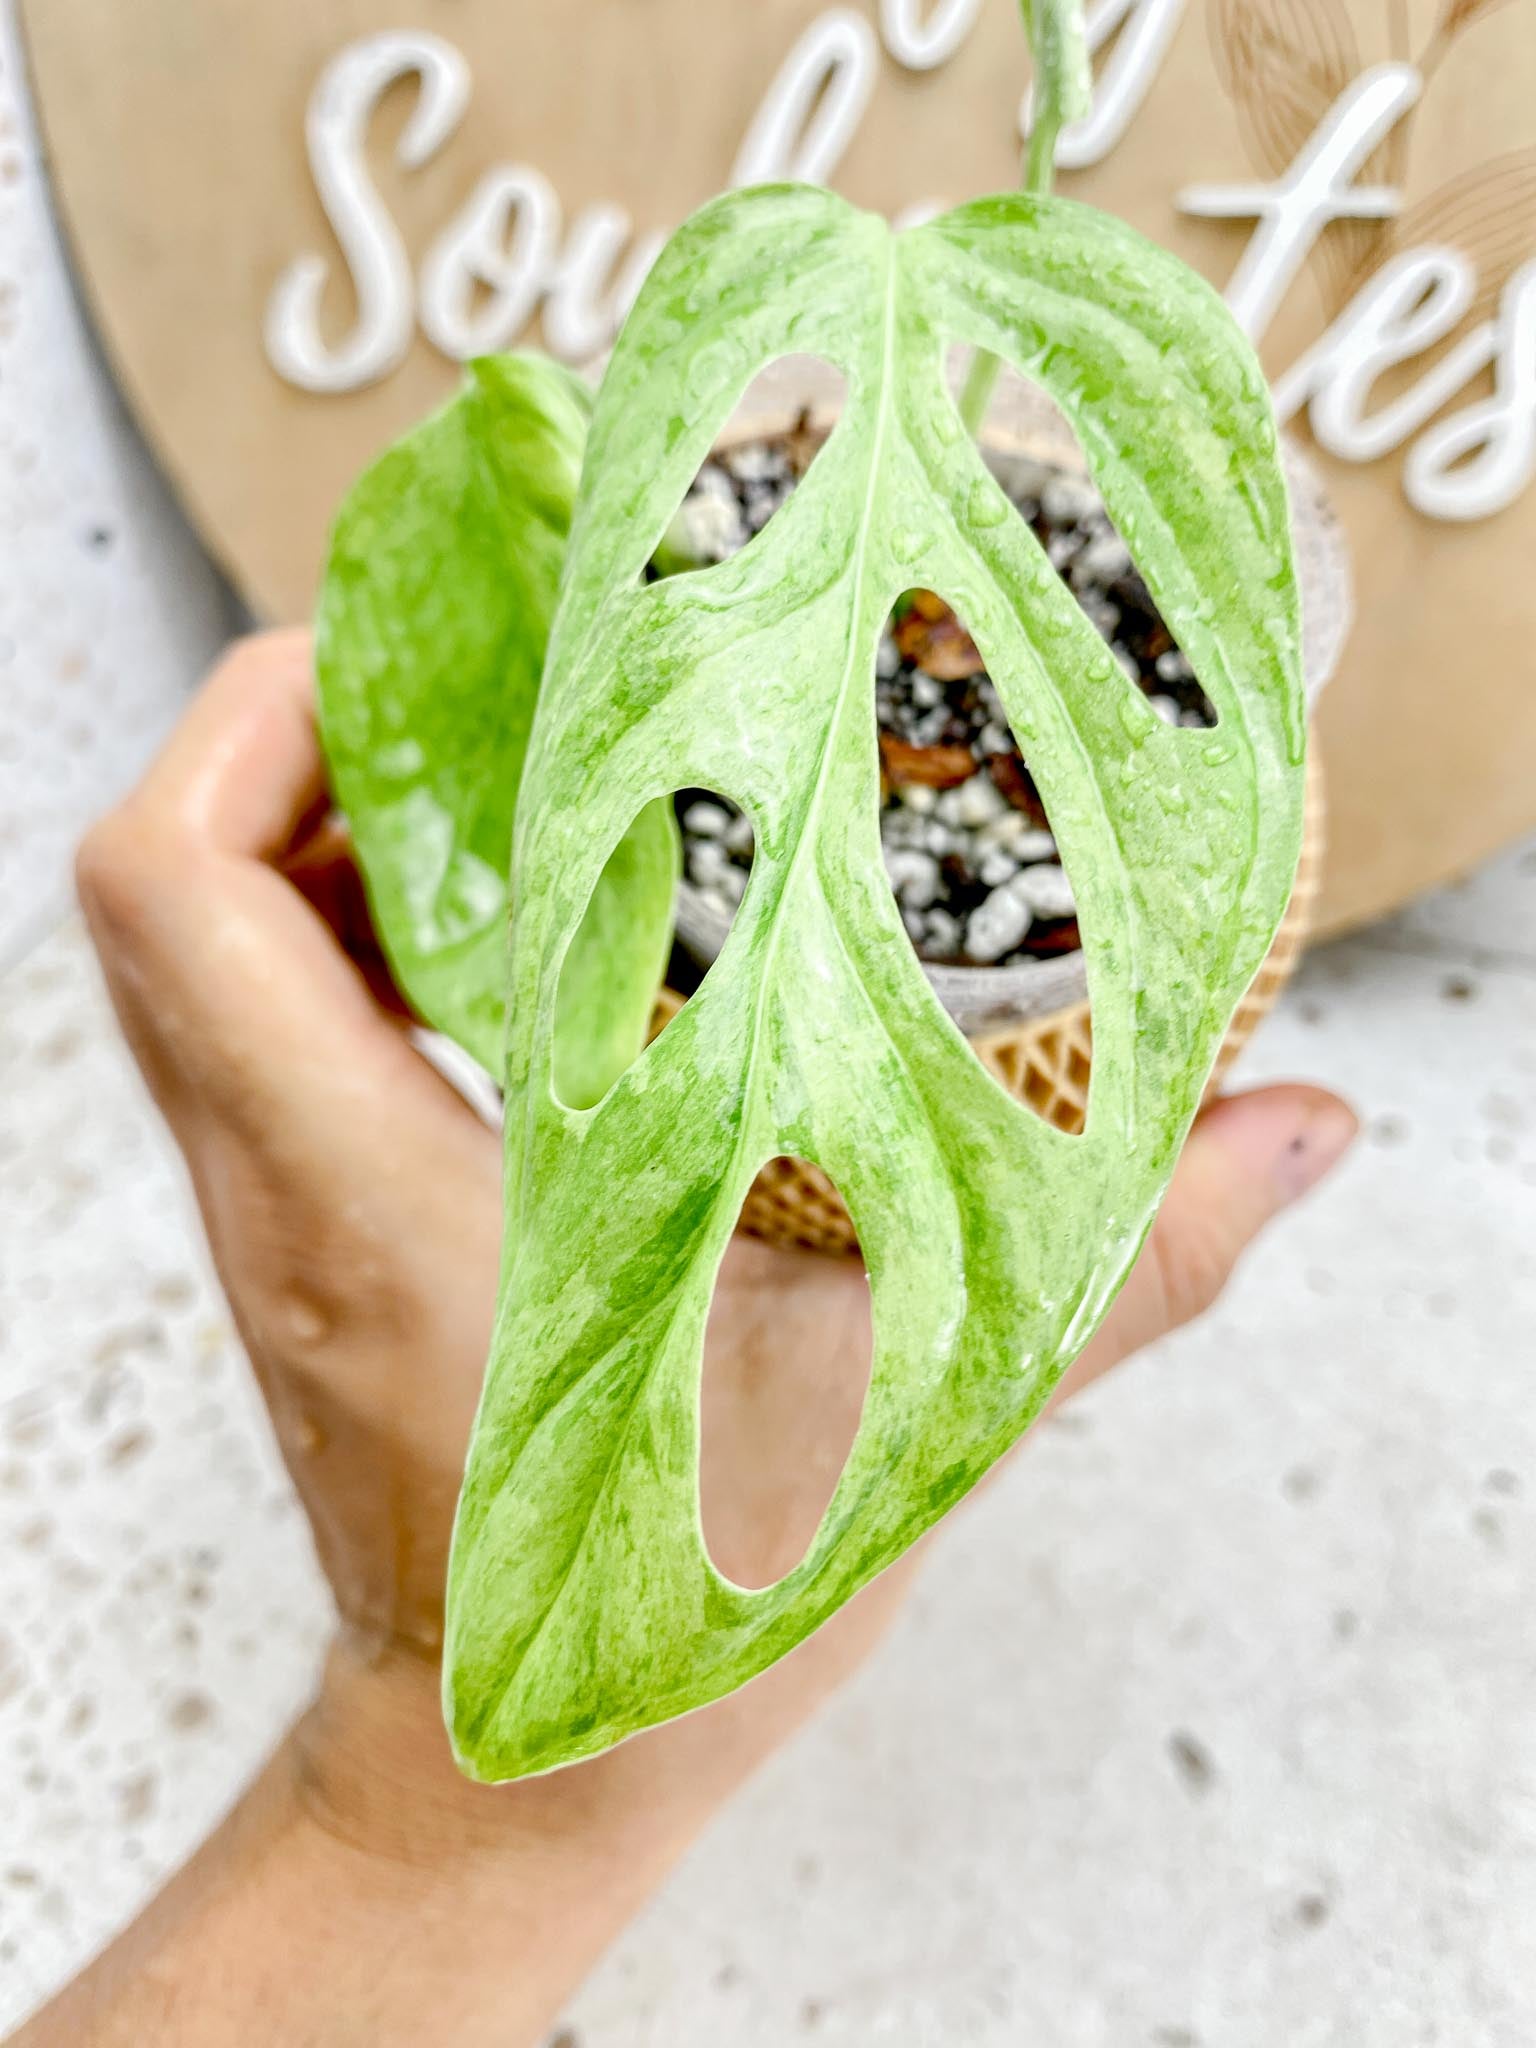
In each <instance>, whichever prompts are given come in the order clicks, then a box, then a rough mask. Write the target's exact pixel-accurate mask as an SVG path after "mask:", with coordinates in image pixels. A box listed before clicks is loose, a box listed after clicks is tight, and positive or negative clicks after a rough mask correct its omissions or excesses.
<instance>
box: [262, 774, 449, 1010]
mask: <svg viewBox="0 0 1536 2048" xmlns="http://www.w3.org/2000/svg"><path fill="white" fill-rule="evenodd" d="M282 871H283V874H284V875H285V876H286V877H287V879H288V881H289V882H291V883H292V885H293V887H294V888H295V889H297V890H298V892H299V894H300V895H301V896H302V897H303V898H304V900H305V902H306V903H307V904H309V906H310V908H311V909H312V910H314V911H315V912H316V913H317V914H318V915H319V916H320V917H321V918H323V919H324V921H325V923H326V924H327V925H328V926H329V927H330V929H331V931H332V933H333V934H334V936H335V939H336V943H337V944H338V945H339V946H340V947H341V949H342V951H343V952H344V953H345V954H346V956H347V958H348V959H349V960H350V961H351V962H352V965H353V966H354V967H355V968H356V969H357V971H358V973H359V974H361V975H362V977H363V979H364V981H366V982H367V984H368V989H369V992H370V994H371V995H372V996H373V999H374V1001H375V1002H376V1003H377V1004H378V1006H379V1008H380V1009H381V1010H382V1011H383V1012H384V1013H385V1015H386V1016H388V1017H391V1018H393V1019H394V1020H395V1021H396V1022H397V1023H405V1024H411V1023H415V1022H416V1017H415V1013H414V1012H413V1011H412V1010H411V1008H410V1005H409V1004H408V1003H407V1002H406V1000H405V998H404V997H403V996H402V995H401V993H400V991H399V989H398V988H397V987H396V986H395V980H394V975H393V973H392V972H391V970H390V965H389V961H388V959H387V958H386V956H385V952H384V948H383V945H382V944H381V942H380V940H379V935H378V933H377V931H376V930H375V929H374V923H373V912H372V910H371V909H370V908H369V904H368V892H367V890H366V888H365V887H364V885H363V877H362V873H361V870H360V869H359V868H358V865H357V860H356V857H355V855H354V853H353V848H352V835H351V833H350V832H349V831H348V830H347V826H346V821H345V820H344V819H343V818H340V817H338V816H337V814H336V813H335V812H334V811H333V812H330V813H329V814H328V815H327V816H326V817H325V818H324V819H323V820H322V821H321V822H320V823H319V824H318V825H317V826H316V828H315V830H314V831H312V832H311V833H310V834H309V836H308V837H307V838H306V839H305V840H304V841H303V842H302V844H301V845H299V846H298V848H297V849H296V850H295V851H294V852H292V853H290V854H288V855H287V856H286V857H285V858H284V860H283V863H282Z"/></svg>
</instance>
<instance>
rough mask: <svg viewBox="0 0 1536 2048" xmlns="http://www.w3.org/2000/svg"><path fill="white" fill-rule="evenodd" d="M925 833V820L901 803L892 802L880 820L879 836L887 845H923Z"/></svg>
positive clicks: (926, 830) (925, 837)
mask: <svg viewBox="0 0 1536 2048" xmlns="http://www.w3.org/2000/svg"><path fill="white" fill-rule="evenodd" d="M927 835H928V826H927V823H926V821H925V820H924V819H922V818H920V817H919V816H918V814H917V812H916V811H913V810H908V809H907V808H906V806H905V805H903V804H893V805H892V806H891V808H890V809H889V810H888V811H887V812H886V813H885V816H884V817H883V818H882V819H881V821H880V836H881V837H882V839H883V840H884V841H885V843H886V845H887V846H898V847H899V846H923V845H925V844H926V843H927Z"/></svg>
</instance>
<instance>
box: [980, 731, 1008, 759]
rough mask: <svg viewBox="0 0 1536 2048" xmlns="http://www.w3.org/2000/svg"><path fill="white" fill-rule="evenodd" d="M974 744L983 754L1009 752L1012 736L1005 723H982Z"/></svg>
mask: <svg viewBox="0 0 1536 2048" xmlns="http://www.w3.org/2000/svg"><path fill="white" fill-rule="evenodd" d="M976 746H977V749H978V750H979V751H980V752H981V753H983V754H1011V753H1012V752H1013V736H1012V734H1011V733H1010V732H1009V730H1008V728H1007V726H1005V725H984V726H983V727H982V728H981V738H980V739H979V740H977V742H976Z"/></svg>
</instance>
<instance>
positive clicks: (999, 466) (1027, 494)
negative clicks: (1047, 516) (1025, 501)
mask: <svg viewBox="0 0 1536 2048" xmlns="http://www.w3.org/2000/svg"><path fill="white" fill-rule="evenodd" d="M987 462H988V466H989V468H990V469H991V471H992V474H993V475H994V476H995V477H996V478H997V480H998V482H999V483H1000V484H1001V485H1002V487H1003V489H1004V490H1005V491H1006V492H1007V493H1008V495H1009V497H1010V498H1038V497H1039V495H1040V493H1041V492H1042V491H1043V490H1044V489H1045V487H1046V485H1047V484H1048V483H1049V482H1050V481H1051V479H1052V477H1053V475H1054V472H1053V471H1052V469H1051V468H1050V466H1049V464H1047V463H1044V462H1039V461H1037V460H1036V459H1035V457H1034V456H1032V455H990V456H988V458H987Z"/></svg>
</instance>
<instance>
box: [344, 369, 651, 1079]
mask: <svg viewBox="0 0 1536 2048" xmlns="http://www.w3.org/2000/svg"><path fill="white" fill-rule="evenodd" d="M591 411H592V395H591V393H590V392H589V391H588V389H587V387H586V386H585V385H584V384H583V383H582V382H581V381H580V379H579V378H577V377H575V376H573V375H572V373H571V372H570V371H569V370H563V369H561V368H560V367H559V366H558V365H557V364H555V363H552V362H550V361H548V360H547V359H546V358H545V357H542V356H533V355H514V356H505V357H499V358H496V359H493V360H487V361H483V362H478V363H475V364H473V365H472V366H471V369H470V373H469V378H468V381H467V383H466V385H465V388H464V389H463V391H462V392H460V394H459V395H458V397H456V398H455V399H454V400H453V401H452V402H451V403H450V404H449V405H447V406H446V407H444V409H443V410H442V411H441V412H439V413H438V414H436V415H435V416H434V417H433V418H432V419H429V420H427V421H426V422H425V423H424V424H423V425H422V426H420V427H418V428H417V429H416V430H415V432H414V433H412V434H410V435H408V436H407V437H406V438H405V439H404V440H403V441H401V442H399V443H398V444H397V445H396V446H395V447H394V448H392V449H391V450H390V451H389V452H388V454H386V455H384V456H382V457H381V458H380V460H379V461H378V462H376V463H375V464H374V466H373V467H372V468H371V469H370V470H368V471H367V472H366V473H365V474H364V476H363V477H362V478H361V479H360V480H359V482H358V483H357V484H356V486H355V487H354V488H353V490H352V492H351V494H350V496H349V497H348V498H347V501H346V503H345V504H344V505H343V507H342V510H341V513H340V516H339V517H338V519H337V522H336V528H335V532H334V534H333V536H332V542H331V553H330V559H329V562H328V564H327V567H326V574H325V582H324V586H323V588H322V592H321V599H320V607H319V615H318V619H317V624H316V641H315V661H316V670H317V674H318V680H319V697H320V722H321V731H322V734H323V737H324V741H325V750H326V756H327V761H328V764H329V769H330V776H331V786H332V790H333V793H334V794H335V796H336V799H337V801H338V803H339V804H340V806H341V808H342V809H343V810H344V811H345V812H346V813H347V815H348V818H349V821H350V824H351V828H352V835H353V841H354V844H355V846H356V850H357V857H358V863H359V866H360V867H361V869H362V872H363V876H364V880H365V881H366V883H367V887H368V897H369V903H370V906H371V908H372V912H373V917H374V922H375V924H376V926H377V928H378V933H379V938H380V941H381V943H382V945H383V948H384V952H385V955H386V957H387V959H388V961H389V964H390V968H391V971H392V973H393V975H394V978H395V980H396V982H397V984H398V986H399V988H400V990H401V992H402V994H404V995H405V996H406V998H407V999H408V1000H409V1002H410V1003H411V1005H412V1007H413V1008H414V1009H415V1010H416V1012H417V1014H418V1015H420V1016H421V1017H423V1018H425V1019H426V1021H427V1022H428V1023H429V1024H432V1025H434V1026H435V1027H436V1028H437V1029H438V1030H440V1031H443V1032H445V1033H446V1034H447V1035H448V1036H449V1037H450V1038H453V1039H455V1040H456V1041H457V1042H458V1043H459V1044H460V1045H462V1046H463V1047H464V1049H465V1050H466V1051H467V1052H469V1053H471V1054H472V1055H473V1056H474V1057H475V1058H476V1059H477V1060H479V1062H480V1063H481V1065H482V1066H484V1067H486V1068H488V1069H489V1070H490V1071H491V1072H492V1073H493V1074H496V1075H498V1076H499V1074H500V1071H501V1064H502V1041H503V1035H504V1028H505V1014H506V984H507V873H508V868H509V866H510V862H511V848H512V821H513V816H514V812H515V807H516V802H517V793H518V786H519V783H520V781H521V778H522V772H523V757H524V755H525V754H526V752H527V748H528V735H529V731H530V729H531V727H532V724H533V713H534V706H535V704H536V702H537V700H538V691H539V678H540V675H541V673H542V671H543V667H544V653H545V648H546V646H547V644H548V640H549V629H550V623H551V621H552V619H553V617H554V611H555V600H556V596H557V593H558V590H559V582H560V570H561V565H562V563H563V561H564V558H565V549H566V540H567V537H568V535H569V531H570V523H571V507H572V504H573V503H574V500H575V496H576V486H577V481H578V479H579V477H580V475H581V461H582V451H583V448H584V446H585V443H586V434H587V424H588V421H589V419H590V417H591ZM676 865H677V853H676V834H675V830H674V828H673V826H672V823H671V820H670V816H669V815H668V814H667V812H666V808H665V807H664V806H662V807H658V808H657V809H656V810H654V811H652V812H650V813H648V814H647V815H646V816H645V817H644V818H643V819H639V820H637V821H636V826H635V830H634V832H633V833H632V834H631V835H629V837H628V838H627V839H626V841H625V842H624V843H623V845H622V846H621V847H620V848H619V849H618V850H617V851H616V855H615V860H614V864H613V866H612V869H611V870H610V871H609V872H608V873H607V874H606V875H605V876H604V878H603V880H602V881H601V883H600V884H599V885H598V888H597V889H596V891H595V893H594V895H593V900H592V912H591V917H590V919H589V920H588V922H587V924H586V925H585V926H584V927H583V930H582V933H581V934H580V936H579V937H578V939H577V940H576V942H575V943H574V945H573V948H572V959H571V963H570V967H569V969H568V972H567V985H566V992H565V995H564V997H563V998H562V1007H563V1008H564V1009H565V1011H566V1013H567V1016H566V1028H564V1029H562V1031H561V1033H560V1052H559V1056H558V1057H559V1066H560V1072H561V1077H562V1079H563V1081H564V1084H565V1085H564V1095H565V1099H566V1100H567V1101H572V1102H575V1101H579V1100H580V1099H581V1098H582V1097H583V1096H585V1097H587V1098H588V1099H590V1100H594V1101H595V1100H596V1099H597V1097H598V1096H599V1095H601V1093H602V1091H603V1089H604V1087H606V1086H607V1083H608V1081H609V1080H611V1079H612V1077H613V1075H614V1074H615V1073H618V1072H622V1070H623V1068H624V1067H625V1066H626V1065H627V1064H628V1062H629V1061H630V1060H631V1059H632V1058H633V1057H634V1054H635V1052H636V1051H637V1050H638V1048H639V1046H640V1045H641V1043H642V1042H643V1036H644V1030H645V1025H646V1022H647V1019H648V1017H649V1014H650V1007H651V1001H652V998H653V996H654V994H655V990H656V983H657V981H658V980H659V978H660V975H661V971H662V967H663V965H664V963H665V960H666V947H667V939H666V931H665V926H666V920H667V918H668V916H669V914H670V904H671V897H672V891H673V886H674V883H675V880H676ZM637 897H638V898H639V899H640V901H641V904H642V909H643V915H642V916H641V917H640V919H639V921H638V923H637V922H636V921H635V920H634V919H632V918H631V916H630V908H631V906H632V904H633V903H634V902H635V900H636V898H637ZM631 935H632V936H631Z"/></svg>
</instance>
